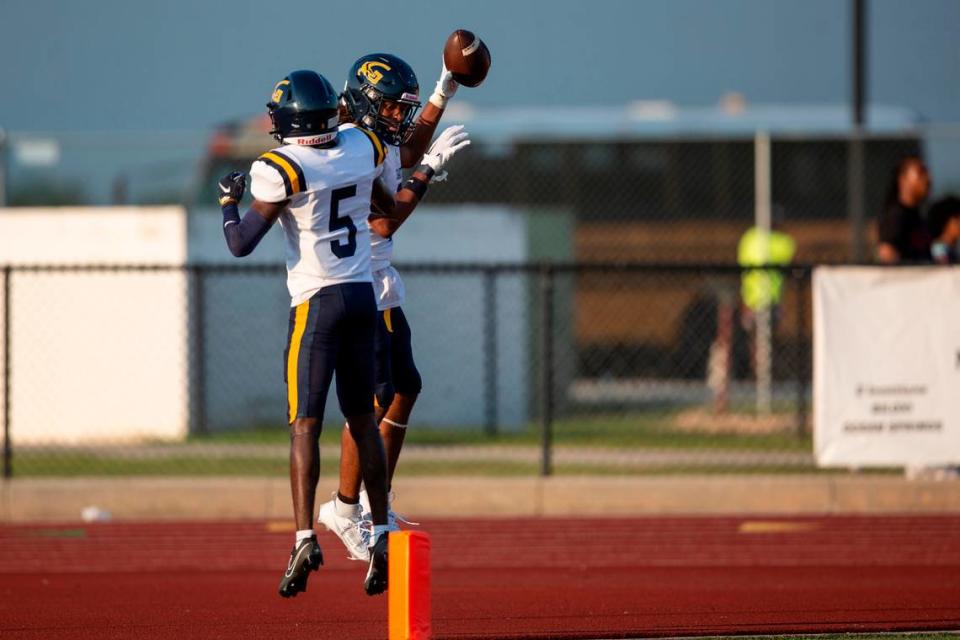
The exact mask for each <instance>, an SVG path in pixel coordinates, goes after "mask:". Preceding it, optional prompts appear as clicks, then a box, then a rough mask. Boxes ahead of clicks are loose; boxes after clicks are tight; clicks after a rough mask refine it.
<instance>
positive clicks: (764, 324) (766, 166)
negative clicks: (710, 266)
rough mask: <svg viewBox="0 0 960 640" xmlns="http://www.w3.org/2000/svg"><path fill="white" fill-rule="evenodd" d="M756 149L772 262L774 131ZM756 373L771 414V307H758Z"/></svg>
mask: <svg viewBox="0 0 960 640" xmlns="http://www.w3.org/2000/svg"><path fill="white" fill-rule="evenodd" d="M753 149H754V163H753V171H754V178H753V184H754V224H755V225H756V227H757V229H758V230H759V231H760V233H761V234H763V236H764V238H766V239H767V242H765V243H762V247H763V249H762V256H763V263H764V264H768V263H769V262H770V243H769V237H770V225H771V210H772V195H771V193H772V191H773V189H772V173H771V171H770V165H771V160H770V134H768V133H766V132H764V131H758V132H757V134H756V137H755V138H754V143H753ZM756 314H757V315H756V318H754V321H755V322H756V331H755V340H756V345H755V349H754V353H755V354H756V363H755V367H756V376H757V413H758V414H761V415H765V414H768V413H770V387H771V380H772V376H771V369H772V367H771V359H772V358H771V355H772V354H771V344H770V343H771V333H770V306H769V305H764V306H762V307H761V308H759V309H756Z"/></svg>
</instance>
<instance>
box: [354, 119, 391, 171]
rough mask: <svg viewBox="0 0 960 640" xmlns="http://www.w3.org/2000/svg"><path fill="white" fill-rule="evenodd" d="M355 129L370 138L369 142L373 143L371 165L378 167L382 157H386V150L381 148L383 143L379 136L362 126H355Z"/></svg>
mask: <svg viewBox="0 0 960 640" xmlns="http://www.w3.org/2000/svg"><path fill="white" fill-rule="evenodd" d="M357 130H358V131H362V132H363V134H364V135H365V136H367V137H368V138H370V144H372V145H373V166H375V167H379V166H380V164H381V163H382V162H383V160H384V158H386V157H387V150H386V149H384V148H383V143H382V142H380V138H379V137H377V134H375V133H374V132H373V131H370V130H368V129H364V128H363V127H357Z"/></svg>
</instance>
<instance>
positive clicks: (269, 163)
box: [250, 148, 307, 202]
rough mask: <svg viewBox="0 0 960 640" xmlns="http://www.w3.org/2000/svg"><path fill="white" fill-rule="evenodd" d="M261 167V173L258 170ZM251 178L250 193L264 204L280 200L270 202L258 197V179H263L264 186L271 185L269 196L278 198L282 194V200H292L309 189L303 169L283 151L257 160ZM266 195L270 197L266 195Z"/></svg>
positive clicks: (271, 153)
mask: <svg viewBox="0 0 960 640" xmlns="http://www.w3.org/2000/svg"><path fill="white" fill-rule="evenodd" d="M258 165H259V169H260V170H259V171H258V170H257V169H258ZM250 176H251V178H252V179H253V181H252V184H251V185H250V193H252V194H253V197H254V198H257V199H258V200H263V201H264V202H278V200H276V199H274V200H268V199H266V198H261V197H260V196H259V195H257V191H256V186H257V177H258V176H259V177H262V178H263V180H262V182H263V183H264V186H268V185H269V192H270V193H269V195H271V196H272V197H274V198H275V197H276V196H277V195H280V194H281V192H282V198H280V199H281V200H283V199H286V198H290V197H292V196H293V195H294V194H297V193H301V192H303V191H306V189H307V181H306V179H305V178H304V177H303V169H301V168H300V163H299V162H297V160H296V158H294V157H293V154H291V153H289V152H285V151H283V150H282V148H281V149H274V150H272V151H268V152H266V153H264V154H263V155H261V156H260V157H259V158H257V160H256V162H254V163H253V167H252V168H251V170H250ZM264 195H268V194H267V193H264Z"/></svg>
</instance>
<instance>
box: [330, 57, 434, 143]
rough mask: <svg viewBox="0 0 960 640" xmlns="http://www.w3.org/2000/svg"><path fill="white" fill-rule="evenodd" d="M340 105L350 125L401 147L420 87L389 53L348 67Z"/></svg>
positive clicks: (410, 71) (410, 128) (407, 67)
mask: <svg viewBox="0 0 960 640" xmlns="http://www.w3.org/2000/svg"><path fill="white" fill-rule="evenodd" d="M340 102H341V104H342V105H343V107H344V109H345V110H346V111H347V112H348V113H349V114H350V116H351V117H352V118H353V121H354V122H356V123H357V124H359V125H362V126H364V127H366V128H368V129H371V130H372V131H374V132H376V134H377V135H379V136H380V137H381V138H382V139H383V141H384V142H386V143H387V144H397V145H399V144H403V142H404V141H405V140H406V139H407V138H408V137H409V136H410V134H411V133H412V132H413V127H414V124H413V118H414V116H415V115H416V113H417V109H419V108H420V85H419V83H418V82H417V76H416V74H414V73H413V69H411V68H410V65H408V64H407V63H406V62H404V61H403V60H401V59H400V58H398V57H397V56H394V55H391V54H389V53H371V54H369V55H365V56H363V57H362V58H360V59H359V60H357V61H356V62H354V63H353V66H352V67H350V73H349V74H348V75H347V83H346V85H345V86H344V88H343V93H342V94H340Z"/></svg>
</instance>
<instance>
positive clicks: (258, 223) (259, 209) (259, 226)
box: [219, 171, 288, 258]
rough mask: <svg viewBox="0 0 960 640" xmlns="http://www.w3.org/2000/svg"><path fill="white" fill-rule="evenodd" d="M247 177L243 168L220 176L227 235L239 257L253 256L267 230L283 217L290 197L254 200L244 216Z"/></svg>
mask: <svg viewBox="0 0 960 640" xmlns="http://www.w3.org/2000/svg"><path fill="white" fill-rule="evenodd" d="M246 186H247V177H246V176H245V175H243V174H242V173H241V172H239V171H234V172H233V173H229V174H227V175H225V176H224V177H222V178H220V182H219V187H220V211H221V212H222V213H223V237H224V239H225V240H226V241H227V248H228V249H230V253H232V254H233V255H235V256H236V257H238V258H242V257H243V256H247V255H250V253H251V252H252V251H253V250H254V249H255V248H256V246H257V245H258V244H259V243H260V240H262V239H263V236H265V235H267V231H269V230H270V227H271V226H272V225H273V223H274V221H275V220H276V219H277V218H278V217H279V216H280V212H281V211H283V209H284V207H285V206H286V205H287V202H288V200H283V201H280V202H262V201H260V200H254V201H253V203H252V204H251V205H250V209H249V210H248V211H247V212H246V213H245V214H244V216H243V219H241V218H240V211H239V209H238V208H237V203H239V202H240V200H241V199H242V198H243V194H244V192H245V191H246Z"/></svg>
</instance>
